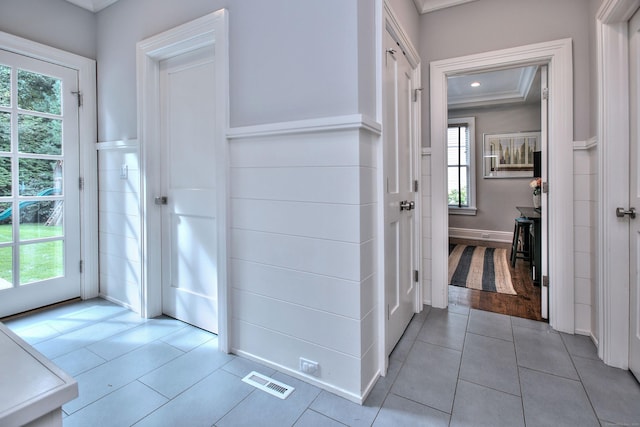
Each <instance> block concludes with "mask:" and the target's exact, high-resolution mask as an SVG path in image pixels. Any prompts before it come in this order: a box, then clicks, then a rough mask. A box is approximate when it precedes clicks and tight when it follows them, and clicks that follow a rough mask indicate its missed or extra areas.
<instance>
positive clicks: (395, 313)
mask: <svg viewBox="0 0 640 427" xmlns="http://www.w3.org/2000/svg"><path fill="white" fill-rule="evenodd" d="M384 49H385V52H384V61H385V64H384V66H385V73H384V93H385V98H384V99H385V105H384V118H383V126H384V135H383V136H384V144H385V155H384V163H385V185H386V191H385V297H386V304H387V307H386V308H387V336H386V343H387V345H386V352H387V354H389V353H390V352H391V350H393V348H394V347H395V345H396V343H397V342H398V340H399V339H400V337H401V336H402V333H403V332H404V330H405V329H406V327H407V325H408V324H409V321H410V320H411V317H412V316H413V313H414V306H415V299H416V289H417V283H416V281H415V278H414V270H415V266H414V262H415V261H414V250H415V242H414V234H415V215H414V213H415V212H416V211H415V210H414V209H413V208H414V206H415V192H414V186H413V180H414V179H415V177H414V162H413V150H412V148H413V144H414V143H415V141H413V139H414V138H413V135H412V129H413V114H412V108H413V97H412V90H413V89H414V88H413V77H412V76H413V73H412V71H413V70H412V68H411V65H410V64H409V61H408V60H407V58H406V56H405V55H404V53H403V52H402V49H401V48H400V47H399V46H398V45H397V43H396V41H395V40H394V39H393V38H392V37H391V35H390V34H389V32H385V42H384Z"/></svg>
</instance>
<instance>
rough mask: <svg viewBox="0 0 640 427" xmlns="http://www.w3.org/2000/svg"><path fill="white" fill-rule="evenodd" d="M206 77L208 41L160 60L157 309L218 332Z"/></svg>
mask: <svg viewBox="0 0 640 427" xmlns="http://www.w3.org/2000/svg"><path fill="white" fill-rule="evenodd" d="M214 76H215V53H214V47H213V46H206V47H203V48H201V49H198V50H195V51H192V52H188V53H184V54H181V55H178V56H175V57H172V58H169V59H165V60H163V61H162V62H161V63H160V105H161V109H160V111H161V113H160V114H161V117H162V120H161V125H160V126H161V131H160V140H161V144H162V149H161V153H162V159H161V177H162V194H163V195H166V197H167V202H166V203H167V204H166V205H160V208H161V209H162V232H161V233H162V263H161V269H162V311H163V313H164V314H168V315H169V316H172V317H175V318H177V319H180V320H182V321H185V322H187V323H190V324H192V325H195V326H197V327H199V328H202V329H205V330H208V331H210V332H213V333H218V301H217V300H218V289H217V288H218V283H217V265H216V264H217V253H216V252H217V248H216V246H217V236H216V234H217V233H216V230H217V224H216V221H217V218H216V211H217V209H216V178H215V177H216V168H215V167H216V153H215V139H214V138H213V136H214V135H215V127H214V126H215V123H214V121H213V120H211V117H214V116H215V109H214V103H215V98H216V93H215V85H214ZM162 202H163V201H162V199H161V200H160V203H162Z"/></svg>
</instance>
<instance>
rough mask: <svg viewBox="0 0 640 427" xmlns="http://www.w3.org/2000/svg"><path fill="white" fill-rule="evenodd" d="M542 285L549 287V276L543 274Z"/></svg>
mask: <svg viewBox="0 0 640 427" xmlns="http://www.w3.org/2000/svg"><path fill="white" fill-rule="evenodd" d="M542 286H544V287H545V288H548V287H549V276H542Z"/></svg>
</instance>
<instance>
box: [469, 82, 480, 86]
mask: <svg viewBox="0 0 640 427" xmlns="http://www.w3.org/2000/svg"><path fill="white" fill-rule="evenodd" d="M479 86H480V82H473V83H471V87H479Z"/></svg>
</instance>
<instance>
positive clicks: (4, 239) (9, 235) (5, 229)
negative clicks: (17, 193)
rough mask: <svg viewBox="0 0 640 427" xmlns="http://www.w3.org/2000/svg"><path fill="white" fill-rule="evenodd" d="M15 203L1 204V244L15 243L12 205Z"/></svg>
mask: <svg viewBox="0 0 640 427" xmlns="http://www.w3.org/2000/svg"><path fill="white" fill-rule="evenodd" d="M12 204H13V203H0V243H11V242H12V241H13V227H12V225H11V224H13V221H12V215H11V214H12V212H13V209H12V208H11V205H12Z"/></svg>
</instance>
